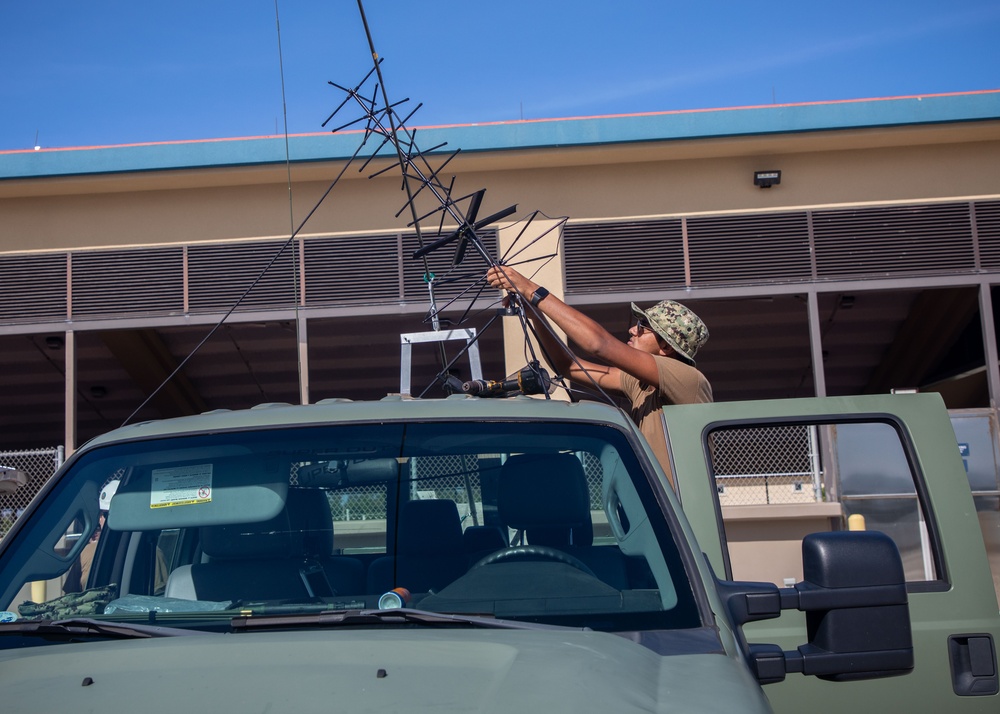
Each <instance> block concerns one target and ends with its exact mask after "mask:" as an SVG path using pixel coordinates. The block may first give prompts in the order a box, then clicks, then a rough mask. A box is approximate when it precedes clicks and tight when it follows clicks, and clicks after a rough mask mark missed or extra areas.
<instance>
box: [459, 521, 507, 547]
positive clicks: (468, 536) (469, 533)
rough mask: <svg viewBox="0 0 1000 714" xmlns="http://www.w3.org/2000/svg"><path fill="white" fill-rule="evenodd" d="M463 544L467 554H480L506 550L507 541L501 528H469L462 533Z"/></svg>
mask: <svg viewBox="0 0 1000 714" xmlns="http://www.w3.org/2000/svg"><path fill="white" fill-rule="evenodd" d="M462 544H463V545H464V546H465V552H466V553H478V552H480V551H487V550H500V549H501V548H506V547H507V540H506V538H504V533H503V530H502V529H501V528H500V527H499V526H469V527H468V528H466V529H465V530H464V531H462Z"/></svg>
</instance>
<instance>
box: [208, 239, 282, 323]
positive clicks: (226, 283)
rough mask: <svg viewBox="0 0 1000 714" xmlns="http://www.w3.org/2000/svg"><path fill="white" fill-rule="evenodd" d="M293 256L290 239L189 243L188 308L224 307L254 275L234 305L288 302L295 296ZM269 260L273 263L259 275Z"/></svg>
mask: <svg viewBox="0 0 1000 714" xmlns="http://www.w3.org/2000/svg"><path fill="white" fill-rule="evenodd" d="M282 246H284V249H283V250H282ZM278 251H281V254H280V255H278ZM276 255H277V256H278V257H277V259H275V256H276ZM297 258H298V251H297V249H296V245H295V243H294V242H292V243H288V244H287V245H286V244H285V241H268V242H266V243H242V244H228V245H195V246H191V247H190V248H188V305H189V309H190V310H191V311H192V312H196V311H205V310H228V309H230V308H231V307H232V306H233V305H234V304H235V303H236V301H237V300H239V299H240V297H241V296H242V295H243V294H244V293H245V292H246V290H247V289H248V288H249V287H250V286H251V285H253V283H254V281H255V280H258V277H259V278H260V279H259V280H258V282H257V284H256V285H254V287H253V289H252V290H251V291H250V294H249V295H247V296H246V298H244V299H243V301H242V302H241V303H240V307H239V308H238V309H247V308H252V307H262V306H268V307H272V308H280V307H289V306H292V305H294V304H295V300H296V298H297V297H298V289H297V286H296V285H295V282H294V280H295V277H294V272H293V270H292V267H293V262H292V261H293V260H296V259H297ZM272 260H274V264H273V265H271V267H270V268H268V270H267V272H266V273H264V274H263V275H261V271H263V270H264V268H266V267H267V266H268V264H269V263H271V261H272Z"/></svg>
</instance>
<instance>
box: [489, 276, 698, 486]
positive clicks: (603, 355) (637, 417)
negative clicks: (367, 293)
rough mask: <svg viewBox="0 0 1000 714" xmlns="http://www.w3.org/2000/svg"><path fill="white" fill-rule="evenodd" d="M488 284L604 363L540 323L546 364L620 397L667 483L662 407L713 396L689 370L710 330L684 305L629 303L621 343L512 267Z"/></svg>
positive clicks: (692, 369) (579, 381)
mask: <svg viewBox="0 0 1000 714" xmlns="http://www.w3.org/2000/svg"><path fill="white" fill-rule="evenodd" d="M486 279H487V281H488V282H489V284H490V285H492V286H493V287H495V288H497V289H501V290H507V291H508V292H514V293H517V294H519V295H520V296H521V298H522V300H521V302H522V304H523V305H524V306H525V309H526V311H527V313H528V316H529V317H532V318H533V319H538V318H541V317H543V316H544V317H545V318H548V319H549V320H551V321H552V322H554V323H555V324H556V325H558V326H559V327H560V328H562V330H563V332H565V333H566V335H567V337H569V339H571V340H572V341H573V342H575V343H576V344H577V345H578V346H579V347H580V349H581V350H582V351H583V352H585V353H586V354H588V355H590V356H592V357H595V358H597V359H599V360H601V362H603V363H605V364H598V363H595V362H589V361H585V360H579V359H574V358H573V356H572V355H571V353H570V351H569V349H568V348H567V347H566V346H565V345H563V344H562V343H561V342H559V341H558V340H556V339H555V338H554V337H553V336H552V334H551V332H550V331H549V330H548V329H546V328H545V326H542V328H541V329H539V330H538V335H539V339H540V340H541V343H542V347H543V349H544V350H545V352H546V355H547V356H548V358H549V359H550V360H551V361H552V362H553V364H552V367H553V369H555V370H556V371H557V372H558V373H559V374H561V375H562V376H563V377H565V378H567V379H569V380H570V381H572V382H577V383H578V384H579V383H582V384H587V385H594V384H596V385H597V386H599V387H600V388H601V389H602V390H604V391H605V392H615V393H619V394H624V395H625V396H626V397H627V398H628V400H629V402H630V414H631V417H632V419H633V421H635V423H636V424H637V425H638V426H639V430H640V431H641V432H642V434H643V436H645V437H646V440H647V441H648V442H649V444H650V446H651V447H652V448H653V452H654V453H655V454H656V456H657V458H658V459H659V461H660V463H661V465H662V466H663V469H664V471H666V473H667V477H668V478H669V479H670V483H671V485H673V473H672V470H671V468H670V459H669V456H668V454H667V444H666V438H665V436H664V433H663V422H662V414H661V409H662V408H663V405H665V404H694V403H700V402H710V401H712V386H711V385H710V384H709V383H708V380H707V379H706V378H705V375H703V374H702V373H701V372H700V371H698V369H697V368H696V367H695V361H694V357H695V354H697V352H698V350H699V349H700V348H701V346H702V345H704V344H705V342H706V341H707V340H708V328H707V327H706V326H705V323H704V322H702V321H701V319H700V318H699V317H698V316H697V315H695V314H694V312H692V311H691V310H690V309H689V308H687V307H685V306H684V305H681V304H680V303H678V302H674V301H672V300H664V301H662V302H659V303H657V304H656V305H654V306H653V307H651V308H650V309H649V310H642V309H640V308H639V307H638V306H636V304H635V303H632V314H633V316H634V317H635V318H636V321H635V324H633V325H632V327H630V328H629V339H628V342H627V343H625V342H622V341H621V340H619V339H617V338H616V337H614V336H613V335H612V334H611V333H610V332H608V331H607V330H605V329H604V328H603V327H601V326H600V325H599V324H598V323H596V322H595V321H594V320H592V319H590V318H589V317H587V316H586V315H584V314H583V313H581V312H579V311H578V310H576V309H574V308H572V307H570V306H569V305H567V304H566V303H564V302H563V301H562V300H560V299H559V298H557V297H556V296H555V295H550V294H549V292H548V291H547V290H546V289H545V288H543V287H541V286H540V285H538V284H537V283H535V282H533V281H532V280H530V279H528V278H526V277H524V276H523V275H521V274H520V273H518V272H517V271H516V270H514V269H513V268H510V267H507V266H502V267H494V268H490V270H489V272H488V273H487V274H486Z"/></svg>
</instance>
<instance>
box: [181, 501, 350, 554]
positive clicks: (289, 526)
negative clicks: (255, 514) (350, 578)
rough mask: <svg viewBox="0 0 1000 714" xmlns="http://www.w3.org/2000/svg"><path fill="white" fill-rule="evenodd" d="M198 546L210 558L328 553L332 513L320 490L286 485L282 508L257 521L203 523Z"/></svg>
mask: <svg viewBox="0 0 1000 714" xmlns="http://www.w3.org/2000/svg"><path fill="white" fill-rule="evenodd" d="M200 532H201V549H202V551H204V553H205V554H206V555H208V556H209V557H211V558H213V559H224V560H249V559H254V558H258V559H259V558H292V557H305V556H316V555H330V554H331V553H332V552H333V516H332V515H331V513H330V506H329V502H328V501H327V499H326V495H325V493H324V492H323V491H310V490H307V489H289V491H288V497H287V500H286V501H285V508H284V509H283V510H282V511H281V513H279V514H278V515H277V516H275V517H274V518H272V519H270V520H268V521H260V522H258V523H238V524H235V525H228V526H207V527H204V528H202V529H201V531H200Z"/></svg>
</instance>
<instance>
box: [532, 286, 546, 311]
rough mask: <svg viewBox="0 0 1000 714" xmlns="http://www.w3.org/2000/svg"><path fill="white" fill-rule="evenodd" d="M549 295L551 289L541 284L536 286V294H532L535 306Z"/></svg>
mask: <svg viewBox="0 0 1000 714" xmlns="http://www.w3.org/2000/svg"><path fill="white" fill-rule="evenodd" d="M548 296H549V291H548V290H546V289H545V288H543V287H542V286H541V285H539V286H538V287H537V288H535V294H534V295H532V296H531V304H532V306H534V307H538V303H540V302H541V301H542V300H544V299H545V298H547V297H548Z"/></svg>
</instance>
